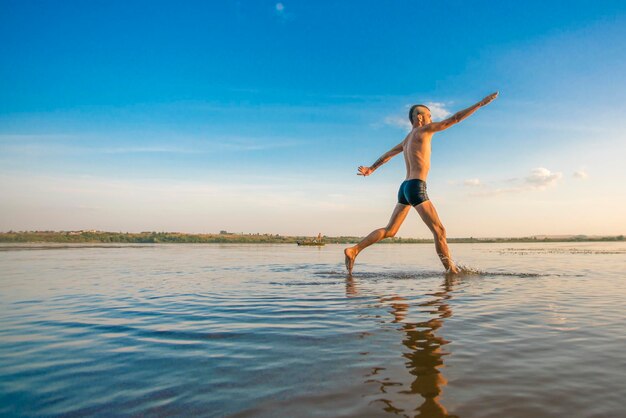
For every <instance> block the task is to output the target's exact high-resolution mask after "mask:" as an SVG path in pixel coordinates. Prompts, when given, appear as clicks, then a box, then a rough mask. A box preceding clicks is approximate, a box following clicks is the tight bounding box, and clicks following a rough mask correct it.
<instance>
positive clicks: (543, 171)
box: [463, 167, 563, 196]
mask: <svg viewBox="0 0 626 418" xmlns="http://www.w3.org/2000/svg"><path fill="white" fill-rule="evenodd" d="M561 178H563V173H560V172H552V171H550V170H548V169H547V168H544V167H537V168H534V169H532V170H531V172H530V174H529V175H528V176H526V177H524V178H509V179H504V180H499V181H496V182H494V183H504V184H506V185H508V186H505V187H496V186H492V185H488V184H483V183H481V182H480V180H478V179H468V180H465V181H464V182H463V185H465V186H470V187H471V186H481V189H480V191H476V192H474V193H471V195H472V196H497V195H501V194H509V193H521V192H528V191H533V190H545V189H547V188H548V187H553V186H556V185H557V183H558V182H559V180H560V179H561Z"/></svg>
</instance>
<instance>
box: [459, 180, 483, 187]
mask: <svg viewBox="0 0 626 418" xmlns="http://www.w3.org/2000/svg"><path fill="white" fill-rule="evenodd" d="M463 185H464V186H468V187H478V186H480V185H481V182H480V180H479V179H467V180H465V181H464V182H463Z"/></svg>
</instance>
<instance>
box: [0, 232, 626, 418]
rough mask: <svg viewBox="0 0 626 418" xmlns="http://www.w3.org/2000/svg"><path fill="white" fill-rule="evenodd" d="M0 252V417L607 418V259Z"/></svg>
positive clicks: (335, 251)
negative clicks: (351, 264) (349, 266)
mask: <svg viewBox="0 0 626 418" xmlns="http://www.w3.org/2000/svg"><path fill="white" fill-rule="evenodd" d="M48 247H50V246H42V247H40V246H33V245H30V246H25V247H15V246H9V245H4V246H0V269H1V270H0V275H1V276H0V415H1V416H4V417H6V416H55V415H64V416H83V415H89V416H120V415H146V416H165V415H177V416H190V415H196V416H210V417H219V416H237V417H368V416H372V417H382V416H386V415H389V416H394V415H395V416H406V417H414V416H419V417H447V416H457V417H498V418H501V417H534V418H538V417H613V416H624V415H623V414H624V411H625V410H626V409H625V402H626V401H625V399H626V350H625V347H626V310H625V300H626V280H625V279H626V243H572V244H570V243H550V244H456V245H455V244H452V245H451V250H452V254H453V255H454V258H455V259H456V260H457V262H460V263H461V264H463V265H466V266H468V267H471V268H472V269H473V270H474V272H473V273H472V274H467V275H464V276H461V277H457V278H446V277H445V276H444V275H443V273H442V268H441V266H440V265H439V261H438V259H437V257H436V255H435V252H434V249H433V246H432V245H427V244H415V245H409V244H402V245H393V244H389V245H387V244H379V245H376V246H373V247H370V248H368V249H367V250H365V252H363V253H362V254H361V255H360V256H359V258H358V259H357V264H356V266H355V271H354V275H353V277H352V278H346V275H345V273H344V269H343V254H342V248H343V247H342V246H339V245H327V246H326V247H323V248H315V247H297V246H295V245H218V244H213V245H183V244H178V245H142V246H121V245H120V246H111V247H107V248H101V247H97V246H96V247H94V246H91V247H90V246H76V247H71V248H68V247H67V246H65V247H63V246H61V247H60V248H48Z"/></svg>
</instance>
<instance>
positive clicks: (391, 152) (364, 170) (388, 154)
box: [356, 142, 404, 176]
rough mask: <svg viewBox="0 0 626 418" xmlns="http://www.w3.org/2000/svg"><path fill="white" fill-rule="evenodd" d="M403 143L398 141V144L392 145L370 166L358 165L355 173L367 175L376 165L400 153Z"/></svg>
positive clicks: (378, 165)
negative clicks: (357, 170)
mask: <svg viewBox="0 0 626 418" xmlns="http://www.w3.org/2000/svg"><path fill="white" fill-rule="evenodd" d="M403 143H404V142H401V143H399V144H398V145H396V146H395V147H393V148H392V149H390V150H389V151H387V152H386V153H384V154H383V155H381V156H380V158H379V159H377V160H376V161H375V162H374V164H372V165H371V166H370V167H364V166H359V172H358V173H356V174H357V176H369V175H370V174H372V173H373V172H374V171H375V170H376V169H377V168H378V167H380V166H381V165H383V164H385V163H386V162H387V161H389V160H391V159H392V158H393V157H394V156H396V155H398V154H400V153H401V152H402V147H403V146H402V144H403Z"/></svg>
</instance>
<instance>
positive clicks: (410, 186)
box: [398, 179, 428, 206]
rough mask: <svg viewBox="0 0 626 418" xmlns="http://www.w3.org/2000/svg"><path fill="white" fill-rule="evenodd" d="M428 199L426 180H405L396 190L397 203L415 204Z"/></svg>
mask: <svg viewBox="0 0 626 418" xmlns="http://www.w3.org/2000/svg"><path fill="white" fill-rule="evenodd" d="M427 200H428V195H427V194H426V182H425V181H424V180H420V179H412V180H405V181H404V182H403V183H402V184H401V185H400V190H398V203H401V204H403V205H411V206H417V205H419V204H421V203H424V202H425V201H427Z"/></svg>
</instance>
